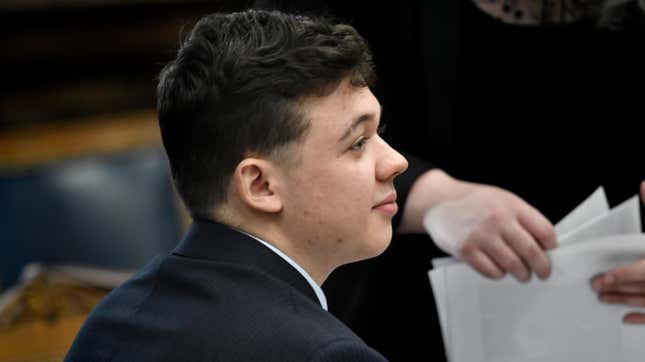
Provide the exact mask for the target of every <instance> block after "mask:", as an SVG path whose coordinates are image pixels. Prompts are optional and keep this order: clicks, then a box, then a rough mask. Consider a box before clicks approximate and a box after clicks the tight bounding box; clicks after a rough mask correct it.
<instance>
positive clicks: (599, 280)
mask: <svg viewBox="0 0 645 362" xmlns="http://www.w3.org/2000/svg"><path fill="white" fill-rule="evenodd" d="M604 278H605V274H604V273H602V274H598V275H596V276H594V277H593V278H591V288H592V289H593V290H595V291H597V292H598V291H600V290H601V289H602V287H603V279H604Z"/></svg>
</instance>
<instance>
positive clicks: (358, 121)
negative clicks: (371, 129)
mask: <svg viewBox="0 0 645 362" xmlns="http://www.w3.org/2000/svg"><path fill="white" fill-rule="evenodd" d="M380 107H381V113H383V106H382V105H381V106H380ZM375 118H376V115H375V114H374V113H365V114H362V115H360V116H358V118H356V119H355V120H354V121H353V122H352V124H351V125H350V126H349V127H347V129H346V130H345V133H343V135H342V136H341V137H340V138H339V139H338V142H343V141H344V140H345V139H347V137H349V136H350V135H351V134H352V133H353V132H354V131H356V128H358V126H359V125H360V124H361V123H364V122H368V121H370V120H372V119H375Z"/></svg>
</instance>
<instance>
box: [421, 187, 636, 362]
mask: <svg viewBox="0 0 645 362" xmlns="http://www.w3.org/2000/svg"><path fill="white" fill-rule="evenodd" d="M639 213H640V209H639V200H638V197H636V196H635V197H632V198H630V199H629V200H627V201H625V202H624V203H622V204H621V205H619V206H617V207H615V208H614V209H612V210H608V204H607V200H606V197H605V193H604V189H603V188H602V187H600V188H598V189H597V190H596V191H595V192H594V193H593V194H592V195H591V196H590V197H589V198H587V199H586V200H585V201H584V202H583V203H581V204H580V205H579V206H578V207H576V209H575V210H574V211H572V212H571V213H569V214H568V215H567V216H566V217H565V218H563V219H562V221H561V222H560V223H559V224H558V225H556V234H557V236H558V240H559V247H558V248H557V249H555V250H553V251H550V252H549V257H550V258H551V261H552V268H553V269H552V274H551V277H550V278H549V279H548V280H547V281H541V280H538V279H537V278H534V279H533V280H532V281H530V282H529V283H525V284H523V283H520V282H517V281H516V280H515V279H513V278H512V277H510V276H507V277H506V278H504V279H503V280H501V281H494V280H491V279H487V278H485V277H483V276H481V275H480V274H478V273H477V272H476V271H474V270H473V269H472V268H471V267H469V266H468V265H467V264H465V263H462V262H460V261H457V260H456V259H454V258H450V257H447V258H437V259H433V268H434V269H433V270H431V271H430V272H429V278H430V281H431V283H432V289H433V293H434V295H435V302H436V306H437V311H438V313H439V321H440V325H441V332H442V335H443V340H444V348H445V351H446V357H447V359H448V361H451V362H466V361H468V362H469V361H481V362H488V361H491V362H492V361H495V362H505V361H529V362H542V361H545V362H546V361H549V362H554V361H555V362H558V361H567V362H570V361H573V362H576V361H585V362H586V361H607V362H609V361H611V362H621V361H625V362H635V361H642V360H643V359H644V358H643V356H645V327H642V328H638V327H633V326H626V325H623V324H622V323H621V320H622V315H624V314H625V312H626V311H627V310H629V308H627V307H623V306H609V305H606V304H601V303H600V302H598V300H597V296H596V294H595V292H593V290H592V289H591V287H590V284H589V281H590V279H591V277H592V276H593V275H595V274H597V273H600V272H602V271H605V270H607V269H610V268H612V267H615V266H618V265H623V264H626V263H629V262H632V261H634V260H638V259H639V258H642V257H645V236H643V235H642V234H640V232H641V226H640V214H639ZM625 234H627V235H625ZM630 234H631V235H630Z"/></svg>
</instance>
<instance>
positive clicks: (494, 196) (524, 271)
mask: <svg viewBox="0 0 645 362" xmlns="http://www.w3.org/2000/svg"><path fill="white" fill-rule="evenodd" d="M423 224H424V226H425V228H426V230H427V231H428V233H429V234H430V236H431V237H432V238H433V240H434V241H435V243H436V244H437V246H439V247H440V248H441V249H442V250H444V251H446V252H447V253H449V254H451V255H453V256H455V257H456V258H459V259H463V260H464V261H466V262H467V263H468V264H470V265H471V266H472V267H473V268H474V269H475V270H477V271H478V272H480V273H481V274H483V275H485V276H487V277H489V278H494V279H498V278H501V277H503V276H504V275H505V274H506V273H507V272H508V273H511V274H512V275H513V276H514V277H515V278H516V279H517V280H519V281H528V280H529V279H530V277H531V270H533V271H535V273H536V274H537V275H538V277H540V278H541V279H546V278H548V276H549V274H550V273H551V265H550V262H549V259H548V258H547V256H546V254H545V253H544V251H543V249H552V248H555V247H556V242H555V231H554V228H553V225H552V224H551V223H550V222H549V221H548V220H547V219H546V218H545V217H544V216H543V215H542V214H541V213H540V212H539V211H537V210H536V209H535V208H533V207H532V206H530V205H529V204H527V203H526V202H524V201H523V200H522V199H520V198H519V197H517V196H515V195H514V194H513V193H510V192H508V191H505V190H503V189H500V188H497V187H492V186H487V185H477V186H475V187H474V188H473V190H472V191H470V192H468V193H467V194H465V195H464V196H463V197H460V198H458V199H455V200H450V201H446V202H442V203H438V204H436V205H435V206H433V207H432V208H431V209H430V210H429V211H428V212H427V213H426V214H425V216H424V220H423Z"/></svg>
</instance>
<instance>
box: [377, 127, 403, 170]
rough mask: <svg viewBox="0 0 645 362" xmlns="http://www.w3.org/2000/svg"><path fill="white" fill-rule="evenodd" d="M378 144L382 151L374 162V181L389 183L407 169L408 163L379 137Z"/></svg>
mask: <svg viewBox="0 0 645 362" xmlns="http://www.w3.org/2000/svg"><path fill="white" fill-rule="evenodd" d="M378 142H379V146H380V148H381V149H382V151H381V153H380V154H379V157H378V159H377V160H376V179H377V180H378V181H391V180H393V179H394V177H396V176H398V175H400V174H402V173H403V172H405V170H407V169H408V161H407V160H406V159H405V157H403V155H401V154H400V153H398V152H397V151H396V150H395V149H394V148H392V147H390V145H389V144H388V143H387V142H385V140H383V139H382V138H381V137H378Z"/></svg>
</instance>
